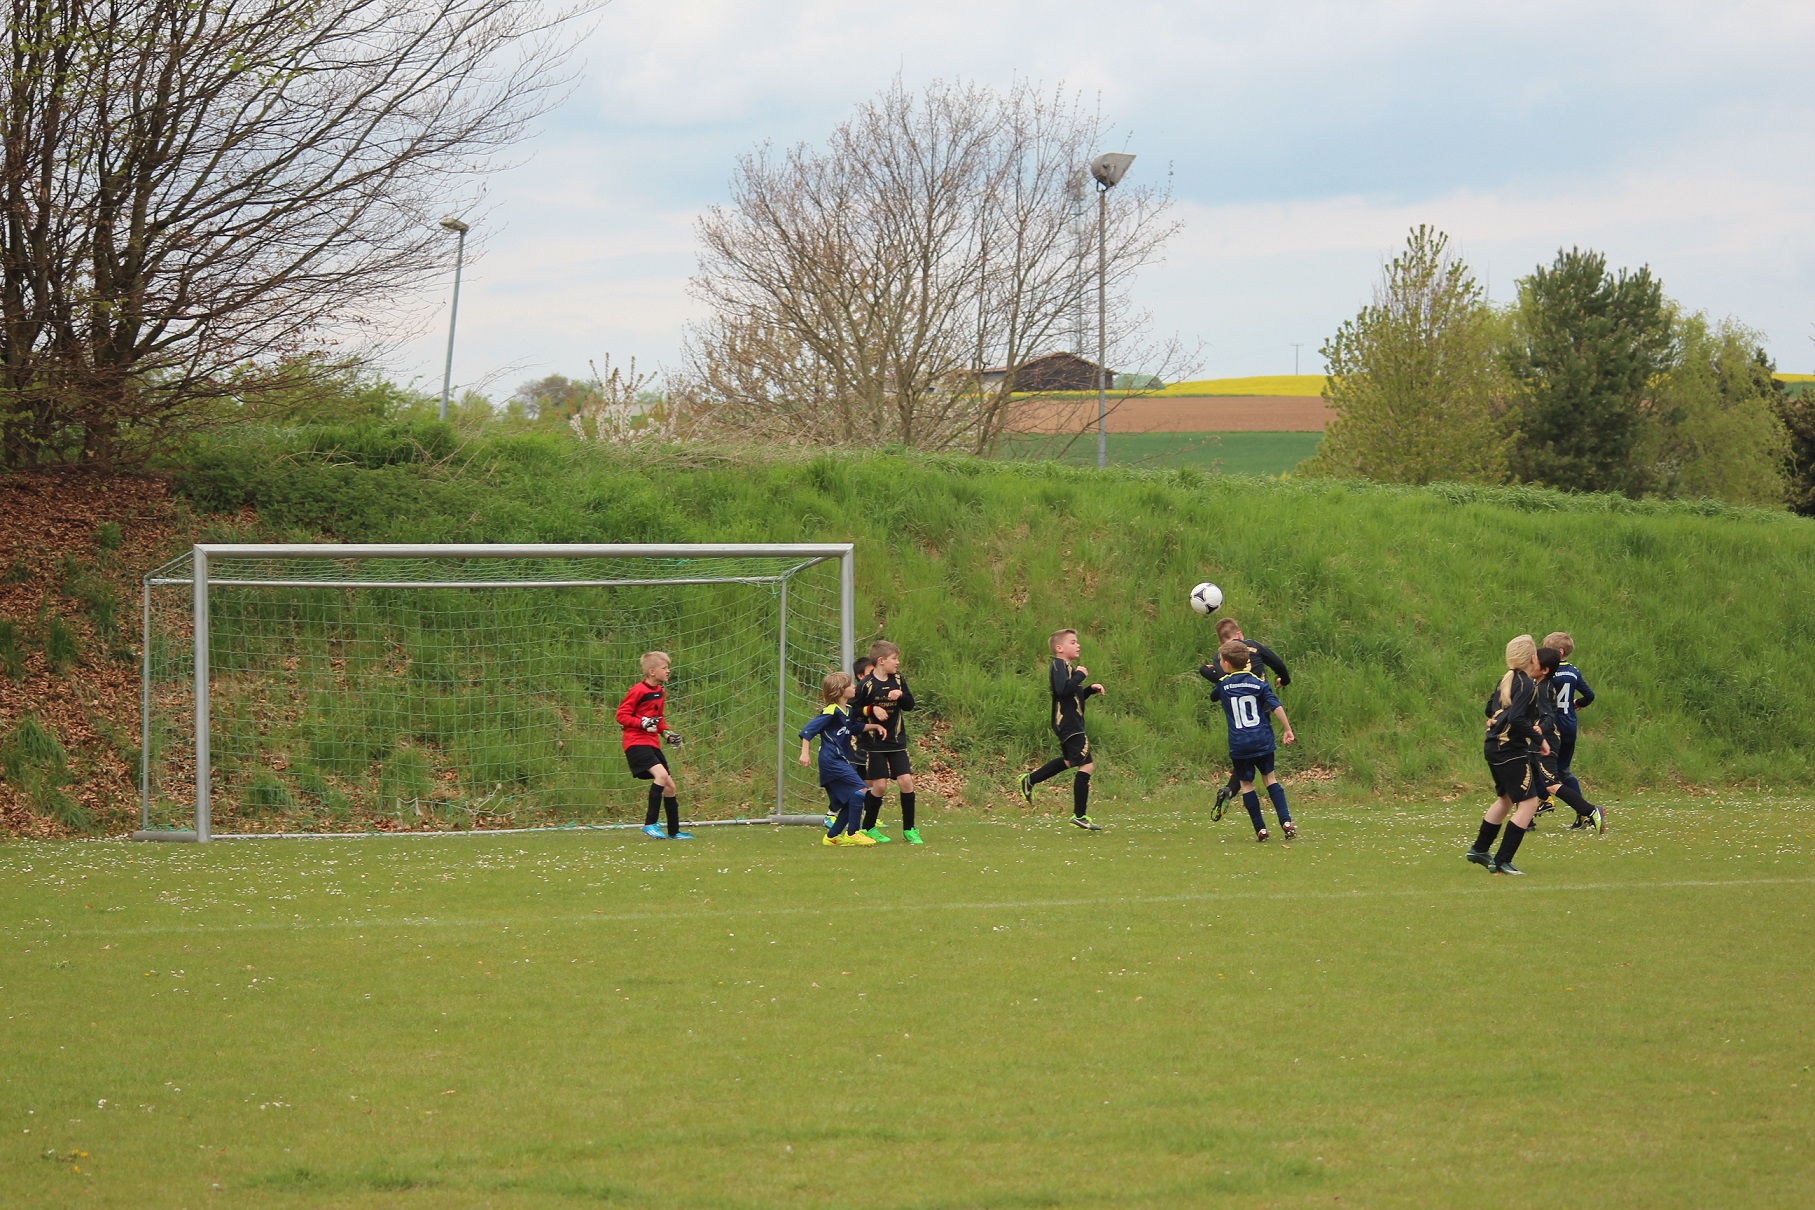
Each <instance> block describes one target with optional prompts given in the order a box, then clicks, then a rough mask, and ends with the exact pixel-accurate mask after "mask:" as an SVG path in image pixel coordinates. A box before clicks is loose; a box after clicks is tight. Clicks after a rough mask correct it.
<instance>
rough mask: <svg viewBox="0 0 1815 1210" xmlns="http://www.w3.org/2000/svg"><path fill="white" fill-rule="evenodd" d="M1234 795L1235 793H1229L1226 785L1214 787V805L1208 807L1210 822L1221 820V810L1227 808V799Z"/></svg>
mask: <svg viewBox="0 0 1815 1210" xmlns="http://www.w3.org/2000/svg"><path fill="white" fill-rule="evenodd" d="M1234 797H1235V795H1233V794H1231V793H1229V787H1228V786H1218V787H1217V788H1216V805H1215V806H1214V807H1211V808H1210V822H1211V823H1220V822H1222V818H1223V812H1224V811H1227V810H1228V809H1229V800H1230V799H1231V798H1234Z"/></svg>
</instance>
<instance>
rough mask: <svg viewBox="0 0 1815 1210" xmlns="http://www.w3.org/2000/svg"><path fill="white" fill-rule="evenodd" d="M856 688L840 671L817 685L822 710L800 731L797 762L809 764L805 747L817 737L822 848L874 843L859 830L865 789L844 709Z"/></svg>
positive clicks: (849, 718) (849, 722) (848, 718)
mask: <svg viewBox="0 0 1815 1210" xmlns="http://www.w3.org/2000/svg"><path fill="white" fill-rule="evenodd" d="M856 692H857V686H855V685H853V684H852V683H851V678H850V677H849V676H848V675H847V674H845V673H842V672H834V673H832V674H831V675H829V676H827V677H826V678H825V680H823V681H822V682H820V700H821V701H823V702H824V703H825V709H824V710H822V711H820V712H819V713H818V714H817V715H815V716H814V717H813V719H812V721H811V722H809V723H808V724H807V725H806V726H804V727H802V728H801V729H800V763H801V764H803V765H805V764H811V763H812V760H813V758H812V755H811V753H810V752H809V749H808V745H809V744H810V743H811V742H812V740H813V737H814V736H818V737H819V784H820V786H821V787H822V788H823V789H824V790H825V792H826V801H827V802H828V804H830V805H829V808H828V812H827V815H826V834H825V838H824V839H823V840H821V841H820V843H821V844H823V845H873V844H875V843H876V842H875V841H874V840H871V839H870V838H869V837H868V836H865V835H864V834H863V832H862V831H861V830H860V825H861V824H862V822H863V796H864V792H865V790H866V789H867V787H866V786H865V785H864V781H863V778H861V777H859V776H858V774H857V764H856V757H855V754H854V753H853V751H852V749H851V714H850V711H849V709H848V708H847V707H848V705H849V703H850V701H851V696H852V695H853V694H854V693H856Z"/></svg>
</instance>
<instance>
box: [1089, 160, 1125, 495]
mask: <svg viewBox="0 0 1815 1210" xmlns="http://www.w3.org/2000/svg"><path fill="white" fill-rule="evenodd" d="M1132 163H1134V157H1133V156H1131V155H1128V154H1127V153H1126V152H1120V151H1112V152H1110V153H1108V154H1107V155H1100V156H1098V157H1097V158H1096V159H1094V160H1092V161H1090V175H1091V176H1092V177H1094V178H1096V182H1097V469H1098V470H1102V469H1103V468H1104V467H1105V466H1107V465H1108V464H1109V435H1108V429H1107V427H1106V426H1105V424H1104V420H1105V418H1106V417H1107V416H1108V414H1109V397H1108V390H1109V322H1108V316H1109V303H1108V298H1109V191H1110V190H1111V189H1114V188H1115V187H1116V185H1117V184H1119V183H1120V182H1121V180H1122V177H1123V175H1124V174H1126V173H1127V171H1128V166H1129V165H1130V164H1132Z"/></svg>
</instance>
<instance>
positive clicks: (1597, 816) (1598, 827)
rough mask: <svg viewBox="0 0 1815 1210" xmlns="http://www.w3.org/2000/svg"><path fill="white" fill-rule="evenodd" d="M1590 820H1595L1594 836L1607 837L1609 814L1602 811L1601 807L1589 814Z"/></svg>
mask: <svg viewBox="0 0 1815 1210" xmlns="http://www.w3.org/2000/svg"><path fill="white" fill-rule="evenodd" d="M1588 818H1590V819H1592V820H1594V834H1595V835H1596V836H1605V835H1607V812H1605V811H1603V810H1601V808H1599V807H1596V808H1595V809H1594V810H1593V811H1592V812H1591V813H1590V814H1589V816H1588Z"/></svg>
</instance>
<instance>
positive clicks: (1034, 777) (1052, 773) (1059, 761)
mask: <svg viewBox="0 0 1815 1210" xmlns="http://www.w3.org/2000/svg"><path fill="white" fill-rule="evenodd" d="M1066 768H1067V766H1066V764H1065V759H1064V758H1063V757H1059V756H1055V757H1053V758H1052V759H1051V760H1049V761H1047V762H1046V763H1045V764H1043V765H1041V766H1040V767H1039V768H1038V769H1035V770H1034V771H1033V772H1032V773H1031V774H1029V775H1028V778H1027V781H1028V784H1029V785H1034V786H1037V785H1039V784H1040V783H1041V782H1043V781H1048V780H1050V779H1051V778H1054V777H1057V776H1058V775H1059V774H1061V773H1063V772H1065V770H1066Z"/></svg>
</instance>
